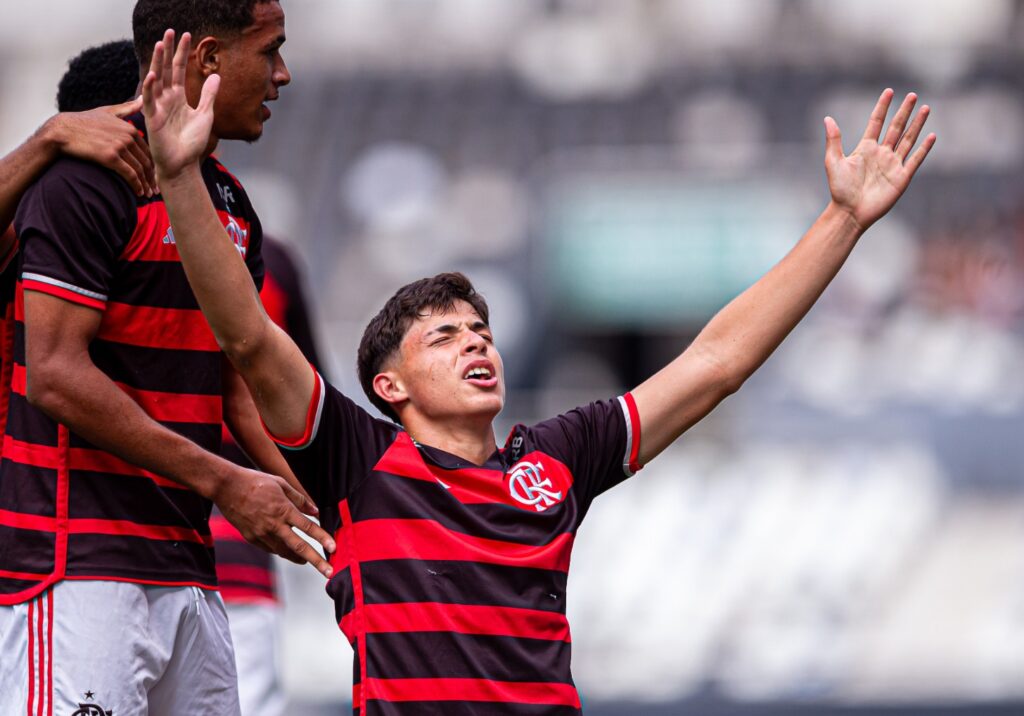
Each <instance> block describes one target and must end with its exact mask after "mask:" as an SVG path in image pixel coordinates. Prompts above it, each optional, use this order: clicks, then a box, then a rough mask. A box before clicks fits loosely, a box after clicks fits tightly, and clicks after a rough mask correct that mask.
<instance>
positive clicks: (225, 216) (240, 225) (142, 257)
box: [121, 201, 251, 262]
mask: <svg viewBox="0 0 1024 716" xmlns="http://www.w3.org/2000/svg"><path fill="white" fill-rule="evenodd" d="M217 216H218V217H220V223H221V224H222V225H223V226H224V227H225V228H226V229H227V228H228V227H229V226H231V225H232V224H233V225H234V227H235V229H237V231H235V230H232V229H228V234H229V236H231V239H232V241H234V242H235V244H236V245H238V243H239V241H241V247H242V249H244V250H245V251H248V249H249V239H250V237H251V232H250V229H251V227H250V225H249V222H247V221H246V220H245V219H243V218H242V217H240V216H233V215H232V214H229V213H228V212H226V211H220V210H218V211H217ZM243 255H244V252H243ZM121 260H122V261H173V262H180V261H181V257H180V256H179V255H178V247H177V245H176V244H175V242H174V232H173V231H172V230H171V220H170V217H168V215H167V205H166V204H164V203H163V202H162V201H156V202H152V203H150V204H146V205H145V206H142V207H139V211H138V220H137V221H136V224H135V231H134V233H133V234H132V238H131V240H129V242H128V245H127V246H125V248H124V251H122V252H121Z"/></svg>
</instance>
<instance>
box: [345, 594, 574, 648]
mask: <svg viewBox="0 0 1024 716" xmlns="http://www.w3.org/2000/svg"><path fill="white" fill-rule="evenodd" d="M363 614H364V615H365V618H366V631H367V632H368V633H382V634H386V633H392V632H425V631H428V632H429V631H440V632H455V633H457V634H482V635H487V636H513V637H521V638H524V639H545V640H548V641H567V642H571V641H572V639H571V638H570V637H569V622H568V621H567V620H566V618H565V615H564V614H558V613H557V612H545V611H540V610H537V609H520V608H517V607H492V606H482V605H474V604H442V603H438V602H407V603H401V604H367V605H366V606H365V607H363ZM354 618H355V613H354V612H349V613H348V614H346V615H345V616H344V618H342V620H341V621H342V625H341V629H342V631H344V632H345V633H349V631H350V629H351V625H347V624H345V622H346V620H348V621H351V620H352V619H354Z"/></svg>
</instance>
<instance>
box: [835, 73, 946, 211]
mask: <svg viewBox="0 0 1024 716" xmlns="http://www.w3.org/2000/svg"><path fill="white" fill-rule="evenodd" d="M892 97H893V91H892V90H891V89H887V90H885V91H884V92H882V96H881V97H879V98H878V103H877V104H876V105H875V109H874V111H873V112H872V113H871V118H870V119H869V120H868V126H867V128H866V129H865V130H864V136H863V137H861V140H860V142H859V143H858V144H857V146H856V148H854V150H853V152H852V153H851V154H850V155H849V156H846V155H844V154H843V143H842V136H841V135H840V133H839V125H837V124H836V121H835V120H834V119H832V118H831V117H826V118H825V172H826V174H827V175H828V186H829V190H830V191H831V192H832V201H833V203H835V204H836V205H837V206H838V207H840V208H841V209H843V210H845V211H847V212H849V213H850V215H851V216H852V217H853V219H854V221H856V222H857V224H858V225H859V226H860V228H861V229H862V230H863V229H867V228H868V227H869V226H871V224H873V223H874V222H876V221H878V219H880V218H882V217H883V216H884V215H885V214H886V212H888V211H889V209H891V208H892V207H893V205H895V204H896V201H897V200H898V199H899V198H900V197H901V196H902V195H903V192H904V191H906V190H907V187H908V186H909V185H910V180H911V179H913V178H914V174H915V173H916V172H917V170H918V169H919V168H920V167H921V164H922V162H924V160H925V157H927V156H928V152H929V151H931V148H932V147H933V146H934V145H935V134H929V135H928V136H926V137H925V138H924V141H923V142H921V145H920V146H919V147H918V148H917V149H916V150H915V151H914V152H913V153H911V150H912V149H914V145H915V144H916V143H917V140H918V137H920V135H921V130H922V128H923V127H924V123H925V121H927V119H928V115H929V113H930V111H931V110H930V108H929V107H928V105H924V106H923V107H921V109H920V111H918V113H917V116H916V117H914V121H913V122H911V123H910V127H909V128H908V127H907V122H908V120H909V119H910V115H911V113H912V112H913V110H914V105H915V104H916V103H917V95H915V94H913V93H910V94H908V95H907V96H906V99H904V100H903V104H901V105H900V108H899V109H898V110H897V111H896V114H895V116H894V117H893V119H892V122H891V123H890V125H889V129H888V130H887V131H886V133H885V136H884V138H882V140H881V141H879V137H881V136H882V128H883V127H884V126H885V116H886V113H887V112H888V111H889V105H890V104H891V102H892Z"/></svg>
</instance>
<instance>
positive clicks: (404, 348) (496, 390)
mask: <svg viewBox="0 0 1024 716" xmlns="http://www.w3.org/2000/svg"><path fill="white" fill-rule="evenodd" d="M488 321H489V311H488V309H487V303H486V301H484V298H483V296H481V295H480V294H478V293H477V292H476V290H475V289H474V288H473V285H472V284H471V283H470V282H469V279H467V278H466V277H465V276H463V275H462V274H460V273H443V274H439V275H437V276H434V277H433V278H425V279H421V280H419V281H415V282H413V283H410V284H408V285H407V286H403V287H402V288H400V289H399V290H398V292H397V293H395V295H394V296H392V297H391V298H390V299H389V300H388V302H387V303H386V304H385V305H384V308H383V309H381V311H380V313H378V314H377V315H376V316H375V317H374V318H373V320H372V321H370V323H369V325H368V326H367V327H366V331H365V332H364V333H363V339H362V341H361V342H360V344H359V359H358V364H359V382H360V383H361V385H362V388H363V391H364V392H365V393H366V395H367V397H368V398H369V399H370V401H371V402H372V403H373V404H374V405H375V406H376V407H377V408H378V409H379V410H380V411H381V412H383V413H384V414H385V415H387V416H388V417H390V418H392V419H394V420H397V421H398V422H400V423H402V424H404V425H409V424H411V423H417V422H421V421H429V422H433V423H446V422H448V421H450V420H452V419H455V420H459V421H464V420H467V419H468V420H470V421H474V422H476V421H479V422H481V423H488V424H489V423H490V421H491V420H493V419H494V417H495V416H496V415H497V414H498V413H499V412H500V411H501V409H502V407H503V406H504V403H505V381H504V373H503V369H502V363H501V356H500V355H499V354H498V350H497V348H495V346H494V337H493V334H492V333H491V328H490V325H489V324H488ZM414 437H415V436H414Z"/></svg>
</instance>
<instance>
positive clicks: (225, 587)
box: [218, 584, 277, 604]
mask: <svg viewBox="0 0 1024 716" xmlns="http://www.w3.org/2000/svg"><path fill="white" fill-rule="evenodd" d="M218 589H219V590H220V596H221V598H222V599H223V600H224V601H225V602H226V603H228V604H277V597H276V596H274V592H272V591H271V590H269V589H256V588H250V587H239V586H236V585H234V584H221V585H220V586H219V587H218Z"/></svg>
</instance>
